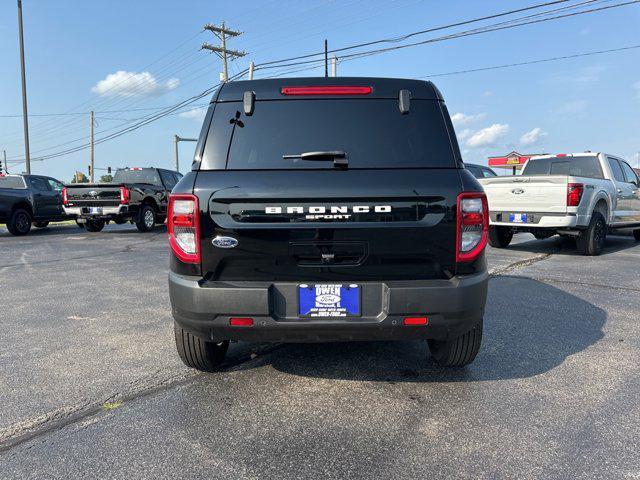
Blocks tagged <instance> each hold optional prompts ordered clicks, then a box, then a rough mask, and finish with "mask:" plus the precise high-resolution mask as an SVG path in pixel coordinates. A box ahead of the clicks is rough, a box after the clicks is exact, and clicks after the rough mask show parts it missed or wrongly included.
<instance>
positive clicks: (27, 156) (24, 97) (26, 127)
mask: <svg viewBox="0 0 640 480" xmlns="http://www.w3.org/2000/svg"><path fill="white" fill-rule="evenodd" d="M18 34H19V36H20V70H21V73H22V121H23V123H24V158H25V162H26V164H27V175H28V174H30V173H31V154H30V153H29V117H28V115H27V79H26V75H25V68H24V34H23V31H22V0H18Z"/></svg>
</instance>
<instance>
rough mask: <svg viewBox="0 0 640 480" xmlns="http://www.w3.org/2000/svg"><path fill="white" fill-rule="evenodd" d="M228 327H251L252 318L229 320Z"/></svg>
mask: <svg viewBox="0 0 640 480" xmlns="http://www.w3.org/2000/svg"><path fill="white" fill-rule="evenodd" d="M229 325H231V326H232V327H253V318H230V319H229Z"/></svg>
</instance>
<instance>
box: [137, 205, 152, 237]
mask: <svg viewBox="0 0 640 480" xmlns="http://www.w3.org/2000/svg"><path fill="white" fill-rule="evenodd" d="M155 225H156V212H155V211H154V210H153V208H152V207H150V206H149V205H142V207H141V208H140V211H139V212H138V218H137V219H136V227H137V228H138V230H140V231H141V232H150V231H151V230H153V227H154V226H155Z"/></svg>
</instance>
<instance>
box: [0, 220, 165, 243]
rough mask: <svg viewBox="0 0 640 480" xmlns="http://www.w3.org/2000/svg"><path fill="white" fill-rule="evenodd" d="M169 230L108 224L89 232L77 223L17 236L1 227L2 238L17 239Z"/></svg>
mask: <svg viewBox="0 0 640 480" xmlns="http://www.w3.org/2000/svg"><path fill="white" fill-rule="evenodd" d="M166 231H167V226H166V225H156V227H155V228H154V229H153V231H152V232H144V233H143V232H139V231H138V229H137V228H136V226H135V225H129V224H126V225H107V226H106V227H104V230H102V231H101V232H87V231H86V230H84V229H82V228H79V227H78V226H77V225H53V226H49V227H46V228H32V229H31V231H30V232H29V233H28V234H27V235H25V236H20V237H16V236H14V235H11V234H10V233H9V232H8V231H7V230H6V229H4V228H0V238H15V239H17V240H21V239H30V238H38V237H52V236H57V235H67V236H68V235H91V236H95V235H113V234H118V235H130V234H138V235H147V234H148V233H164V232H166Z"/></svg>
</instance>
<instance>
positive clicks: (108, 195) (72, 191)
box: [67, 183, 120, 206]
mask: <svg viewBox="0 0 640 480" xmlns="http://www.w3.org/2000/svg"><path fill="white" fill-rule="evenodd" d="M67 200H68V204H69V205H70V206H74V205H75V206H79V205H99V206H116V205H119V204H120V184H111V183H108V184H105V183H93V184H92V183H84V184H78V185H67Z"/></svg>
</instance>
